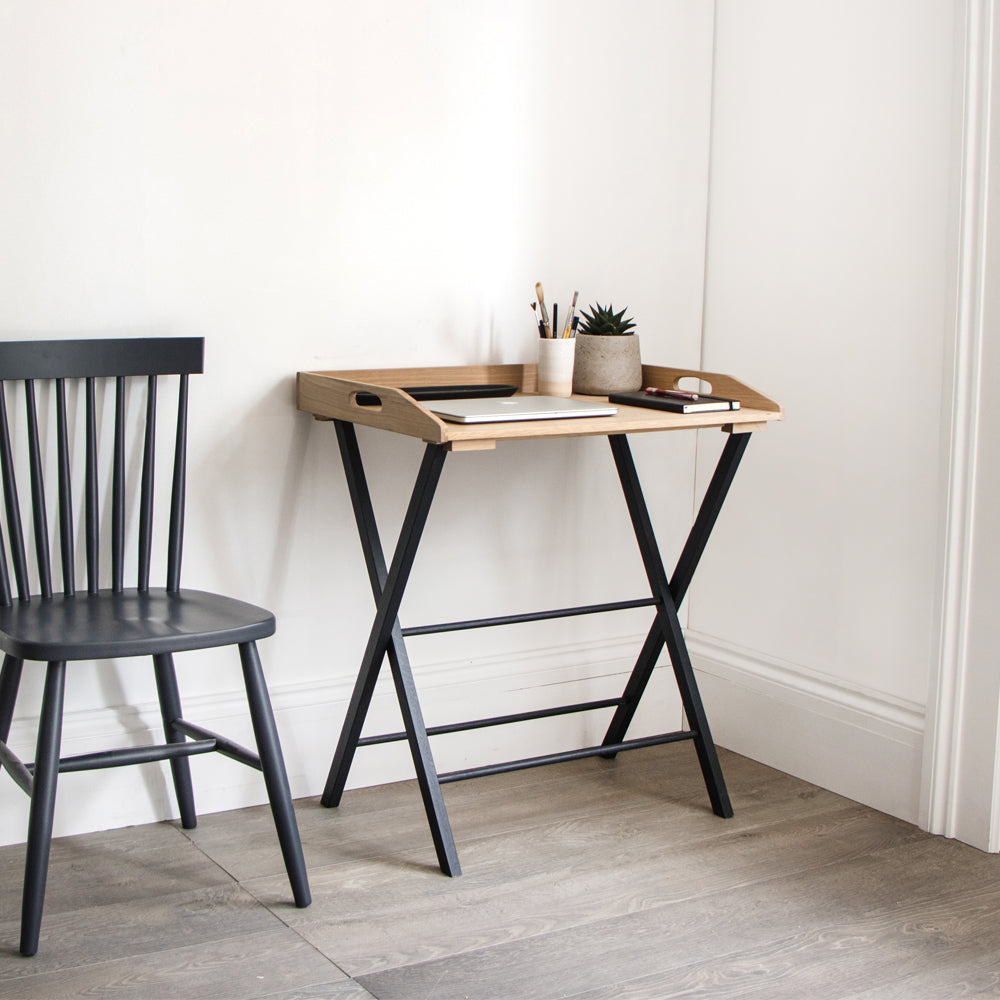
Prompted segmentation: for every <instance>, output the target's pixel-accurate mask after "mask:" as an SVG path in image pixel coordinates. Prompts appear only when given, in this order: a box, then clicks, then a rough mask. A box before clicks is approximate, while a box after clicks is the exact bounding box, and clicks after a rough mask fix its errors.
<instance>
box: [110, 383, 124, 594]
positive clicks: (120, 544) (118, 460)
mask: <svg viewBox="0 0 1000 1000" xmlns="http://www.w3.org/2000/svg"><path fill="white" fill-rule="evenodd" d="M124 577H125V379H124V377H122V376H121V375H119V376H118V377H117V378H116V379H115V454H114V463H113V472H112V483H111V589H112V590H113V591H114V592H115V593H116V594H120V593H121V592H122V590H123V589H124V586H125V583H124Z"/></svg>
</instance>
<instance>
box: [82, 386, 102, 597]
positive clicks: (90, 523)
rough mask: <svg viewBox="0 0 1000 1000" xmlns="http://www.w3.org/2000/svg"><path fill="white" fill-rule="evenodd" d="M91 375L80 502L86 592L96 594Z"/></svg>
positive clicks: (97, 527)
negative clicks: (81, 507)
mask: <svg viewBox="0 0 1000 1000" xmlns="http://www.w3.org/2000/svg"><path fill="white" fill-rule="evenodd" d="M95 381H96V380H95V379H94V378H88V379H87V417H86V438H87V447H86V462H85V464H86V479H85V487H86V499H85V503H84V535H85V537H86V540H87V592H88V593H90V594H96V593H97V592H98V590H99V589H100V579H99V577H98V570H99V569H100V555H99V552H98V545H99V542H100V521H99V516H100V515H99V509H98V497H97V400H96V387H95Z"/></svg>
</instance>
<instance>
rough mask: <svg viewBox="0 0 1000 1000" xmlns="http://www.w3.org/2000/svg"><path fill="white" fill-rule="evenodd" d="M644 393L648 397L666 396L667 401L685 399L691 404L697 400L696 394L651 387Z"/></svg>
mask: <svg viewBox="0 0 1000 1000" xmlns="http://www.w3.org/2000/svg"><path fill="white" fill-rule="evenodd" d="M646 392H647V393H648V394H649V395H650V396H666V397H667V398H668V399H686V400H688V401H690V402H692V403H693V402H694V401H695V400H697V398H698V393H696V392H682V391H681V390H680V389H655V388H653V386H650V387H649V388H648V389H647V390H646Z"/></svg>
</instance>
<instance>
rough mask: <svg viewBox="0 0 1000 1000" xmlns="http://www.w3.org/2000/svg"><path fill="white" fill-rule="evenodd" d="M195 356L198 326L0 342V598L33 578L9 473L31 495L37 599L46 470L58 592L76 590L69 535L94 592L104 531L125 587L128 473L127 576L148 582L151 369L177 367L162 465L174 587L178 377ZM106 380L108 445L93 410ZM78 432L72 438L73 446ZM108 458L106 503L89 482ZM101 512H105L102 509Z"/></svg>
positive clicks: (183, 446) (43, 592) (45, 531)
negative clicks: (131, 417) (78, 472)
mask: <svg viewBox="0 0 1000 1000" xmlns="http://www.w3.org/2000/svg"><path fill="white" fill-rule="evenodd" d="M203 358H204V340H203V339H202V338H200V337H184V338H149V339H143V338H129V339H116V340H37V341H17V342H12V341H8V342H0V478H2V483H3V507H4V513H5V519H6V527H7V530H6V532H3V531H2V530H0V604H3V605H4V606H6V607H9V606H10V605H11V603H12V601H13V600H14V599H15V598H16V599H17V600H20V601H27V600H29V599H30V596H31V594H32V591H33V589H34V588H33V587H32V586H31V582H30V579H29V570H28V554H27V549H26V546H25V531H24V527H23V525H24V521H25V519H24V518H23V517H22V510H21V498H20V494H19V491H18V482H17V481H18V476H19V475H21V477H22V479H24V478H26V479H27V484H28V487H29V492H30V496H31V505H30V511H31V526H32V531H31V535H32V536H33V538H32V540H33V543H34V553H35V564H36V567H37V577H38V579H37V590H35V593H37V594H38V595H40V596H42V597H43V598H48V597H51V596H52V595H53V583H52V577H53V572H52V559H51V546H50V536H49V519H50V515H49V507H48V503H47V499H46V491H45V481H46V478H47V475H48V478H50V479H51V478H53V475H54V479H55V487H56V489H55V493H56V499H55V501H54V504H53V506H54V515H55V516H54V520H55V522H56V524H57V527H58V532H57V533H58V546H57V548H58V551H59V555H60V563H61V569H62V593H64V594H70V595H71V594H74V593H75V592H76V589H77V583H76V568H75V551H76V545H77V537H78V534H82V536H83V550H84V553H85V559H86V589H87V592H88V593H97V591H98V590H99V589H100V582H99V573H100V569H101V557H100V552H101V540H102V537H103V538H106V539H108V541H107V543H106V547H108V548H110V554H111V571H110V586H111V589H113V590H115V591H119V592H120V591H121V590H122V589H123V588H124V586H125V553H126V542H125V527H126V521H127V511H128V494H129V492H130V491H129V486H128V484H129V483H130V482H136V480H137V486H138V493H139V499H138V516H137V517H136V518H135V520H136V521H137V534H138V537H137V564H138V565H137V575H136V586H137V587H138V588H139V589H140V590H148V589H149V575H150V563H151V558H152V542H153V498H154V487H155V483H154V480H155V470H156V467H157V463H156V438H157V433H156V412H157V395H158V394H157V384H158V381H159V380H160V378H161V376H178V378H177V379H176V382H177V407H176V418H177V419H176V424H175V426H174V427H173V462H172V467H171V471H170V473H169V474H170V476H171V488H170V517H169V527H168V530H167V549H166V556H167V560H166V561H167V580H166V585H167V589H168V590H177V589H178V588H179V586H180V566H181V549H182V543H183V537H184V494H185V479H186V455H187V409H188V405H187V400H188V376H189V375H192V374H198V373H200V372H202V371H203ZM136 378H138V379H139V381H140V385H141V383H142V382H144V383H145V390H146V391H145V405H144V415H141V416H140V417H139V421H138V426H139V428H140V430H139V431H137V432H135V433H134V434H132V435H131V436H133V437H135V436H137V435H138V434H141V437H142V441H141V470H140V471H139V473H138V476H137V477H136V476H129V474H128V472H129V470H128V469H127V465H128V464H129V463H128V456H129V455H130V454H132V450H131V449H130V442H129V441H128V440H127V439H128V438H129V437H130V434H129V433H128V430H129V422H128V421H127V418H126V414H127V410H128V399H129V397H130V396H131V395H132V388H131V386H130V382H131V381H134V380H135V379H136ZM16 383H18V384H16ZM40 383H42V384H40ZM43 385H44V386H45V387H44V388H43ZM112 391H113V394H114V406H113V431H111V432H110V434H111V437H112V438H113V444H112V445H111V447H110V448H102V447H101V446H100V445H101V442H100V440H99V439H100V437H101V435H100V433H99V432H100V430H101V429H102V427H103V426H104V421H103V420H102V419H101V417H102V415H103V413H104V412H105V407H104V403H105V398H106V397H110V395H111V393H112ZM18 395H23V398H24V407H25V409H24V415H25V419H24V420H23V422H22V421H20V420H18V419H17V415H18V413H19V412H20V409H19V407H18V405H17V403H16V402H15V398H16V397H17V396H18ZM81 396H82V397H83V401H82V404H81V400H80V397H81ZM81 410H82V411H83V412H82V414H81V415H80V416H79V418H77V414H78V413H79V412H80V411H81ZM78 419H79V420H82V425H83V426H82V435H81V434H80V432H79V428H78V427H77V423H78ZM12 429H13V430H15V431H18V430H19V429H23V435H22V436H19V437H18V438H17V440H16V441H15V440H14V439H13V438H12V433H11V432H12ZM74 431H75V432H76V433H74ZM81 436H82V444H81V445H80V446H78V447H75V446H74V445H75V442H77V441H79V439H80V437H81ZM53 439H54V440H53ZM22 442H23V446H22V447H20V448H19V447H18V445H22ZM50 442H51V443H50ZM77 450H82V451H83V456H82V463H81V461H80V460H79V459H76V455H75V452H76V451H77ZM75 459H76V460H75ZM81 464H82V466H83V469H82V473H83V474H82V491H83V500H82V507H83V510H82V513H81V516H80V519H79V522H77V521H76V520H74V512H73V507H74V503H73V497H74V488H73V471H74V469H79V466H80V465H81ZM109 465H110V502H108V498H107V497H106V498H105V500H104V502H103V504H102V500H101V496H100V492H101V488H102V485H103V486H104V488H105V491H107V486H106V484H107V479H108V476H107V474H106V470H108V467H109ZM103 511H107V513H106V514H105V515H103V516H102V512H103ZM102 521H108V523H109V526H110V530H107V528H106V529H105V531H104V532H102ZM5 536H6V540H5ZM8 555H9V558H10V564H11V565H10V567H9V566H8ZM10 568H12V569H13V579H12V577H11V572H10ZM12 583H13V586H12Z"/></svg>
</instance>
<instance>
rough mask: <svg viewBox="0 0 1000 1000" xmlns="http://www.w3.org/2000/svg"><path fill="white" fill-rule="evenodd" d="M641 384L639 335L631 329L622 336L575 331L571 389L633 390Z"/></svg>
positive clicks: (600, 393) (599, 392) (600, 392)
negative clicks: (574, 356)
mask: <svg viewBox="0 0 1000 1000" xmlns="http://www.w3.org/2000/svg"><path fill="white" fill-rule="evenodd" d="M641 388H642V361H641V360H640V358H639V338H638V337H637V336H636V335H635V334H634V333H630V334H626V335H624V336H603V335H600V334H592V333H580V334H577V336H576V361H575V364H574V366H573V391H574V392H579V393H583V394H584V395H587V396H606V395H607V394H608V393H609V392H634V391H635V390H636V389H641Z"/></svg>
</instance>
